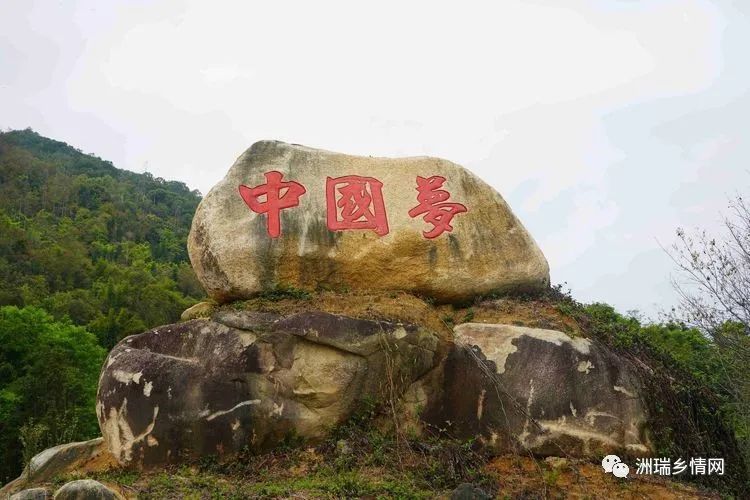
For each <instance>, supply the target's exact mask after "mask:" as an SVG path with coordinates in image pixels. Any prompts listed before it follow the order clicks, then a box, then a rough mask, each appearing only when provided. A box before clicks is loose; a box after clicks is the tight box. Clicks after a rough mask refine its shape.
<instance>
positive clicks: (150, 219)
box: [0, 130, 203, 348]
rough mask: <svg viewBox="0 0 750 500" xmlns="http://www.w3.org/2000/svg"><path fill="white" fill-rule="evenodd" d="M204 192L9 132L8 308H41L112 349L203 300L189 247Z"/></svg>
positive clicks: (0, 276)
mask: <svg viewBox="0 0 750 500" xmlns="http://www.w3.org/2000/svg"><path fill="white" fill-rule="evenodd" d="M199 201H200V194H199V193H198V192H196V191H190V190H189V189H188V188H187V186H185V185H184V184H182V183H179V182H171V181H165V180H163V179H160V178H154V177H153V176H151V175H150V174H148V173H145V174H136V173H132V172H127V171H124V170H119V169H117V168H115V167H113V166H112V164H110V163H109V162H106V161H103V160H100V159H99V158H96V157H93V156H90V155H85V154H83V153H81V152H80V151H78V150H76V149H74V148H72V147H70V146H68V145H67V144H65V143H62V142H58V141H53V140H51V139H47V138H44V137H41V136H40V135H38V134H36V133H34V132H33V131H31V130H24V131H13V132H6V133H2V134H0V234H2V235H3V237H2V239H0V305H16V306H29V305H33V306H41V307H43V308H44V309H45V310H47V311H48V312H49V313H51V314H52V315H53V316H54V317H55V318H57V319H63V318H68V319H70V320H71V321H72V322H73V323H74V324H76V325H85V326H86V327H87V329H89V330H90V331H92V332H94V333H95V334H96V335H97V336H98V337H99V340H100V342H101V344H102V345H103V346H104V347H106V348H111V347H112V346H113V345H114V343H115V342H116V341H117V340H118V339H120V338H122V337H123V336H125V335H128V334H132V333H137V332H140V331H142V330H144V329H145V328H148V327H151V326H155V325H159V324H164V323H169V322H172V321H174V320H176V319H177V318H178V317H179V314H180V313H181V312H182V311H183V310H184V309H185V308H186V307H188V306H190V305H191V304H192V303H194V302H195V301H196V299H198V298H200V297H202V296H203V291H202V290H201V288H200V286H199V284H198V282H197V280H196V279H195V276H194V275H193V271H192V268H191V267H190V265H189V263H188V258H187V251H186V247H185V241H186V237H187V232H188V231H189V228H190V221H191V219H192V216H193V212H194V211H195V207H196V206H197V204H198V202H199Z"/></svg>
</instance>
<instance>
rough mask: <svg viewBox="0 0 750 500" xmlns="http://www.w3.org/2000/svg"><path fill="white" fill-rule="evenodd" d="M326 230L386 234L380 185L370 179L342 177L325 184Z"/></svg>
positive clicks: (378, 182) (377, 181) (385, 220)
mask: <svg viewBox="0 0 750 500" xmlns="http://www.w3.org/2000/svg"><path fill="white" fill-rule="evenodd" d="M326 205H327V212H328V213H327V220H328V229H330V230H331V231H342V230H344V229H372V230H374V231H375V233H376V234H378V235H380V236H384V235H386V234H388V231H389V229H388V216H387V215H386V212H385V203H384V202H383V183H382V182H380V181H379V180H377V179H374V178H372V177H361V176H358V175H346V176H343V177H336V178H335V179H334V178H331V177H328V179H327V180H326Z"/></svg>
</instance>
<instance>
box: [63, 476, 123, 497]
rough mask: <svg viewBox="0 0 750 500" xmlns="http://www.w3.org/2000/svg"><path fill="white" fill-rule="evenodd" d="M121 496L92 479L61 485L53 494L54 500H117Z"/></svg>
mask: <svg viewBox="0 0 750 500" xmlns="http://www.w3.org/2000/svg"><path fill="white" fill-rule="evenodd" d="M121 498H122V496H120V495H118V494H117V493H115V492H114V491H112V490H110V489H109V488H107V487H106V486H104V485H103V484H102V483H100V482H99V481H94V480H93V479H79V480H77V481H71V482H69V483H66V484H65V485H63V487H62V488H60V489H59V490H57V492H56V493H55V496H54V499H55V500H118V499H121Z"/></svg>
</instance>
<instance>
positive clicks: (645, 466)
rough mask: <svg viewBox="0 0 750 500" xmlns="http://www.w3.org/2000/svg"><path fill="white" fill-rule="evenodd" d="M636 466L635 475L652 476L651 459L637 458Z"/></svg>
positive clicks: (652, 466)
mask: <svg viewBox="0 0 750 500" xmlns="http://www.w3.org/2000/svg"><path fill="white" fill-rule="evenodd" d="M636 466H637V467H638V468H637V469H636V471H635V473H636V474H653V473H654V463H653V459H651V458H637V459H636Z"/></svg>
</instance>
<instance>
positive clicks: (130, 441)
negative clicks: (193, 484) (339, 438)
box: [97, 311, 437, 466]
mask: <svg viewBox="0 0 750 500" xmlns="http://www.w3.org/2000/svg"><path fill="white" fill-rule="evenodd" d="M436 349H437V338H436V336H435V335H433V334H431V333H430V332H427V331H425V330H423V329H421V328H418V327H415V326H411V325H401V324H394V323H388V322H384V321H367V320H360V319H353V318H349V317H345V316H337V315H332V314H327V313H320V312H307V313H299V314H294V315H290V316H286V317H282V316H277V315H274V314H266V313H253V312H226V311H225V312H221V313H218V314H216V315H214V317H213V319H212V320H193V321H189V322H186V323H181V324H176V325H169V326H165V327H160V328H156V329H154V330H150V331H148V332H146V333H143V334H140V335H135V336H131V337H128V338H127V339H125V340H123V341H122V342H120V343H119V344H118V345H117V346H115V348H114V349H113V350H112V352H111V353H110V355H109V357H108V358H107V361H106V362H105V366H104V368H103V372H102V376H101V379H100V382H99V391H98V395H97V416H98V418H99V423H100V426H101V429H102V434H103V436H104V439H105V441H106V443H107V445H108V447H109V450H110V451H111V453H112V454H113V455H114V456H115V457H116V458H117V460H118V461H119V462H120V463H121V464H133V465H136V466H149V465H152V464H160V463H168V462H175V461H179V460H180V459H183V458H188V457H195V456H200V455H212V454H223V453H230V452H236V451H239V450H241V449H243V448H244V447H249V448H250V449H255V450H263V449H268V448H272V447H274V446H276V445H278V444H280V443H282V442H283V441H284V440H285V439H288V438H291V437H302V438H305V439H308V440H315V439H320V438H323V437H324V436H325V435H326V434H327V432H328V431H329V430H330V429H331V428H332V427H333V426H335V425H336V424H338V423H340V422H343V421H344V420H345V419H346V418H347V417H348V416H349V415H350V414H351V413H352V412H353V411H354V409H355V408H356V405H357V402H358V401H360V400H361V399H362V398H365V397H372V398H375V399H378V400H382V399H383V398H384V391H385V390H387V389H389V388H392V390H393V391H394V392H395V393H396V394H399V393H401V392H403V391H404V390H405V389H406V387H408V385H409V384H411V383H412V382H413V381H414V380H416V379H417V378H419V377H420V376H422V375H423V374H424V373H426V372H427V371H429V370H430V369H432V368H433V367H434V366H435V364H436V363H437V359H436V355H435V351H436ZM389 380H390V381H392V384H393V385H392V387H390V386H388V385H387V381H389Z"/></svg>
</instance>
